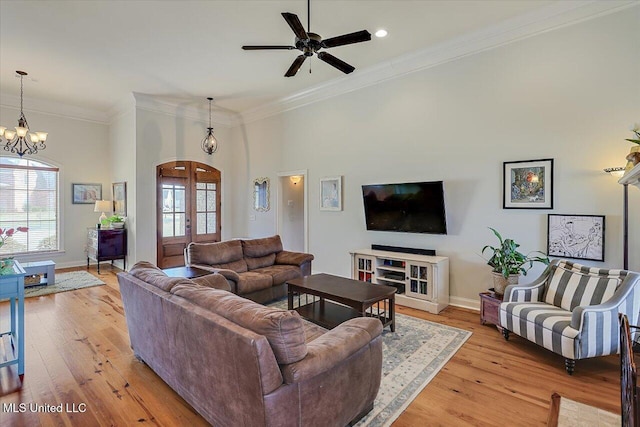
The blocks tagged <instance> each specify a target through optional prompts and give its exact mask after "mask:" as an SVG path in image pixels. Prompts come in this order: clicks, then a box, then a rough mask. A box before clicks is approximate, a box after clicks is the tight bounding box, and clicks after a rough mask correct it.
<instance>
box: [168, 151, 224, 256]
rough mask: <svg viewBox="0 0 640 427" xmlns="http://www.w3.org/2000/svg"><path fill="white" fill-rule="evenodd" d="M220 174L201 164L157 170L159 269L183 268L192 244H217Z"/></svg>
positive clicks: (183, 163) (175, 164)
mask: <svg viewBox="0 0 640 427" xmlns="http://www.w3.org/2000/svg"><path fill="white" fill-rule="evenodd" d="M220 180H221V174H220V171H219V170H217V169H215V168H214V167H212V166H209V165H207V164H204V163H200V162H191V161H185V160H181V161H176V162H168V163H164V164H161V165H159V166H158V167H157V168H156V188H157V197H156V212H157V234H156V235H157V251H158V257H157V259H158V266H159V267H160V268H169V267H176V266H180V265H184V256H183V253H184V248H185V247H186V246H187V245H188V244H189V243H191V242H203V243H205V242H218V241H220V230H221V224H220V198H221V196H220V188H221V185H220Z"/></svg>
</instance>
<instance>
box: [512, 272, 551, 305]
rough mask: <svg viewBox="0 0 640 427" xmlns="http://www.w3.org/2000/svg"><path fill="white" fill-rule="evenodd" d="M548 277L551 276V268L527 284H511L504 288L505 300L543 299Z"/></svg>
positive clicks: (525, 300)
mask: <svg viewBox="0 0 640 427" xmlns="http://www.w3.org/2000/svg"><path fill="white" fill-rule="evenodd" d="M547 277H549V269H547V270H545V272H544V273H542V275H541V276H540V277H538V278H537V279H536V280H534V281H533V282H531V283H527V284H526V285H520V284H518V285H509V286H507V288H506V289H505V290H504V299H503V300H502V301H503V302H527V301H542V297H543V295H544V290H545V288H546V284H547Z"/></svg>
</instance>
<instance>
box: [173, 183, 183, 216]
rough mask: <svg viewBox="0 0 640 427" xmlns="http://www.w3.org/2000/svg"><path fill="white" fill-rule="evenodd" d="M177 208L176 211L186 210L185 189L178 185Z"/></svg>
mask: <svg viewBox="0 0 640 427" xmlns="http://www.w3.org/2000/svg"><path fill="white" fill-rule="evenodd" d="M175 198H176V200H175V210H176V212H184V211H185V190H184V187H183V186H177V185H176V191H175Z"/></svg>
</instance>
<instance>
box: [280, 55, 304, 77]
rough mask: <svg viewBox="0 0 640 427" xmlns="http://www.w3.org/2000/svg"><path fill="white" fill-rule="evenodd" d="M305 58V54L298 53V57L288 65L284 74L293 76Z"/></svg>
mask: <svg viewBox="0 0 640 427" xmlns="http://www.w3.org/2000/svg"><path fill="white" fill-rule="evenodd" d="M305 59H307V57H306V56H304V55H298V57H297V58H296V59H295V60H294V61H293V64H291V67H289V69H288V70H287V72H286V73H285V75H284V76H285V77H293V76H295V75H296V73H297V72H298V70H299V69H300V67H302V63H303V62H304V60H305Z"/></svg>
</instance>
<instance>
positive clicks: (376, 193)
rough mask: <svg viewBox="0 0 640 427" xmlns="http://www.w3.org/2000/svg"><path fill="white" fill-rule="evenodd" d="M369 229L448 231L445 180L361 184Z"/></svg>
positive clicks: (445, 232)
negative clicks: (443, 181)
mask: <svg viewBox="0 0 640 427" xmlns="http://www.w3.org/2000/svg"><path fill="white" fill-rule="evenodd" d="M362 197H363V199H364V216H365V220H366V223H367V230H378V231H401V232H406V233H431V234H447V220H446V215H445V209H444V185H443V183H442V181H432V182H408V183H402V184H373V185H363V186H362Z"/></svg>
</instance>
